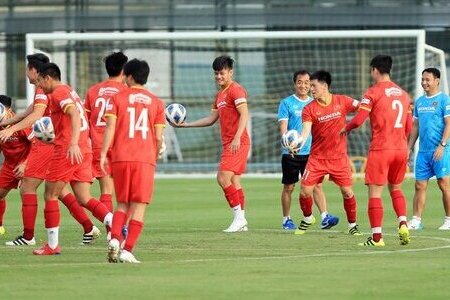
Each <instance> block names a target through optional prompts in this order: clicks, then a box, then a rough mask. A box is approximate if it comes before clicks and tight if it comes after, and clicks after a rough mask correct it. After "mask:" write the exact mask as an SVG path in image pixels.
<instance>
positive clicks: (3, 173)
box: [0, 164, 20, 190]
mask: <svg viewBox="0 0 450 300" xmlns="http://www.w3.org/2000/svg"><path fill="white" fill-rule="evenodd" d="M15 167H16V166H12V165H8V164H3V166H2V168H1V170H0V188H2V189H5V190H10V189H16V188H17V187H18V186H19V181H20V179H19V178H16V176H15V174H14V168H15Z"/></svg>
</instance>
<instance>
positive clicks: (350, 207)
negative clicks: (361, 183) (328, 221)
mask: <svg viewBox="0 0 450 300" xmlns="http://www.w3.org/2000/svg"><path fill="white" fill-rule="evenodd" d="M344 209H345V213H346V214H347V221H348V222H349V223H356V211H357V209H356V199H355V195H353V196H351V197H350V198H347V199H345V198H344Z"/></svg>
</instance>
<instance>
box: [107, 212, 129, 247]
mask: <svg viewBox="0 0 450 300" xmlns="http://www.w3.org/2000/svg"><path fill="white" fill-rule="evenodd" d="M126 221H127V214H126V213H124V212H123V211H120V210H116V211H115V212H114V215H113V221H112V226H111V238H112V239H117V240H119V241H121V240H122V227H123V225H125V222H126ZM128 232H129V230H128Z"/></svg>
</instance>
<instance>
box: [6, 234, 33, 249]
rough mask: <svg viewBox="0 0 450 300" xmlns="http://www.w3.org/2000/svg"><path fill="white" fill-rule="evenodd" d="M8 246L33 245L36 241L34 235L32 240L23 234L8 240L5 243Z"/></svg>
mask: <svg viewBox="0 0 450 300" xmlns="http://www.w3.org/2000/svg"><path fill="white" fill-rule="evenodd" d="M5 245H6V246H33V245H36V241H35V240H34V237H33V238H32V239H31V240H27V239H25V238H24V237H23V236H21V235H19V236H18V237H16V238H15V239H14V240H12V241H8V242H6V243H5Z"/></svg>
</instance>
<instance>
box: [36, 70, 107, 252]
mask: <svg viewBox="0 0 450 300" xmlns="http://www.w3.org/2000/svg"><path fill="white" fill-rule="evenodd" d="M60 80H61V71H60V70H59V67H58V66H57V65H56V64H54V63H48V64H44V65H42V66H41V67H40V69H39V76H38V80H37V83H38V86H39V87H41V88H42V89H43V90H44V92H45V93H46V94H48V96H49V98H50V102H49V105H50V111H51V118H52V123H53V126H54V128H55V133H56V136H55V140H54V145H55V146H54V150H53V155H52V159H51V161H50V163H49V166H48V170H47V174H46V176H45V180H46V182H45V192H44V199H45V209H44V218H45V228H46V229H47V234H48V243H47V244H45V245H44V246H43V247H42V248H40V249H37V250H34V251H33V254H35V255H54V254H59V253H60V251H61V249H60V247H59V246H58V233H59V218H60V213H59V206H58V201H57V199H58V196H59V194H60V193H61V190H62V189H63V188H64V186H65V185H66V184H67V183H69V182H70V185H71V187H72V189H73V191H74V193H75V195H76V197H77V200H78V201H79V202H80V204H82V205H83V206H84V207H85V208H87V209H88V210H89V211H91V213H92V214H93V215H94V217H96V218H97V219H98V220H100V221H101V222H103V223H104V224H105V225H106V226H110V225H111V221H112V213H110V212H109V211H108V209H107V208H106V206H105V205H104V204H102V203H101V202H99V201H98V200H96V199H94V198H92V196H91V193H90V191H89V188H90V184H91V183H92V178H93V177H92V168H91V165H92V149H91V145H90V139H89V136H88V134H89V133H88V130H89V125H88V122H87V118H86V114H85V112H84V109H83V106H82V104H81V101H80V98H79V97H78V95H77V93H76V92H75V91H74V90H72V89H71V88H70V87H69V86H68V85H65V84H63V83H61V81H60Z"/></svg>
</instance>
